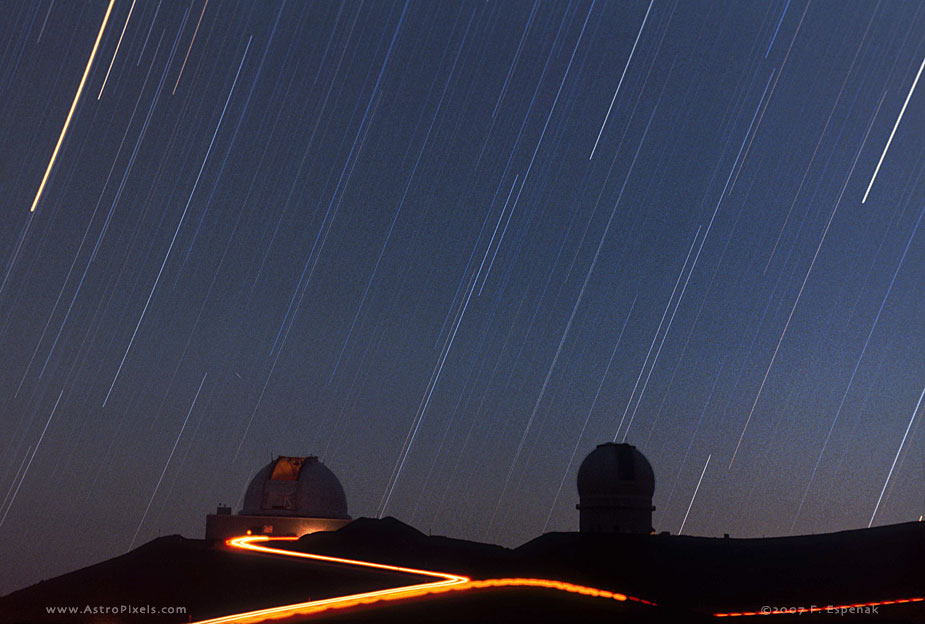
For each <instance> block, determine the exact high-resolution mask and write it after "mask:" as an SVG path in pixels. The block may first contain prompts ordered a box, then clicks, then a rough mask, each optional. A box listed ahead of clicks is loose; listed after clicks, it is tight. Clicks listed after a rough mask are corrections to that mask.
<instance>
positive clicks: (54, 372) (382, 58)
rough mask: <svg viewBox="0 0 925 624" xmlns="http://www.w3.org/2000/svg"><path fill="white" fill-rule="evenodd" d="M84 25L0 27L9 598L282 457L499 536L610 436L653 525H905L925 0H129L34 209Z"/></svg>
mask: <svg viewBox="0 0 925 624" xmlns="http://www.w3.org/2000/svg"><path fill="white" fill-rule="evenodd" d="M107 5H108V3H107V2H105V1H93V2H53V1H52V2H49V0H42V1H40V2H19V3H16V2H8V3H3V4H2V5H0V134H2V141H0V163H2V167H0V216H2V219H3V220H2V223H3V225H2V226H0V417H2V419H3V431H4V435H3V436H2V437H0V450H2V454H0V500H2V505H0V552H2V553H3V556H2V561H3V566H2V567H3V572H2V575H3V576H2V579H0V592H5V591H9V590H11V589H14V588H16V587H18V586H22V585H24V584H26V583H30V582H34V581H36V580H38V579H40V578H43V577H49V576H53V575H56V574H58V573H61V572H64V571H66V570H69V569H73V568H75V567H79V566H83V565H87V564H90V563H93V562H96V561H98V560H101V559H104V558H107V557H111V556H114V555H117V554H121V553H123V552H125V550H126V549H128V548H129V547H130V546H133V545H135V546H137V545H139V544H141V543H144V542H145V541H147V540H149V539H151V538H153V537H155V536H157V535H163V534H170V533H181V534H183V535H186V536H191V537H198V536H201V534H202V532H203V527H204V516H205V514H206V513H208V512H210V511H212V510H213V509H214V507H215V506H216V504H218V503H220V502H223V503H228V504H232V505H234V506H235V507H238V506H239V505H240V498H241V495H242V490H243V488H244V486H245V485H246V483H247V481H248V479H249V477H250V475H251V474H252V473H253V472H255V471H256V470H257V469H258V468H259V467H260V466H261V465H263V464H264V463H266V461H268V460H269V459H270V458H271V456H273V455H276V454H290V455H304V454H316V455H318V456H319V457H320V458H321V459H322V461H324V462H325V464H326V465H328V466H329V467H330V468H331V469H332V470H334V472H335V473H336V474H337V475H338V476H339V477H340V479H341V481H342V483H343V485H344V487H345V490H346V492H347V497H348V502H349V505H350V511H351V514H352V515H354V516H375V515H394V516H396V517H398V518H399V519H401V520H403V521H406V522H409V523H411V524H413V525H415V526H417V527H418V528H420V529H422V530H424V531H431V532H433V533H439V534H446V535H450V536H454V537H461V538H467V539H476V540H484V541H490V542H496V543H502V544H505V545H517V544H520V543H522V542H524V541H526V540H528V539H530V538H532V537H534V536H536V535H538V534H540V533H542V532H543V531H544V530H574V529H576V527H577V521H578V518H577V512H576V511H575V503H576V502H577V493H576V491H575V487H574V477H575V473H576V471H577V467H578V464H579V463H580V461H581V459H582V458H583V457H584V455H585V454H587V452H589V451H590V450H591V449H593V448H594V445H595V444H597V443H601V442H605V441H609V440H613V439H616V440H617V441H622V440H625V441H627V442H629V443H632V444H634V445H636V446H637V447H639V448H640V449H642V450H643V452H644V453H646V455H647V456H648V457H649V458H650V460H651V462H652V464H653V466H654V468H655V473H656V478H657V487H656V495H655V501H654V502H655V505H656V507H657V510H656V512H655V517H654V522H655V524H656V528H657V529H658V530H667V531H670V532H672V533H677V532H678V531H679V530H680V529H681V525H682V523H683V524H684V532H685V533H691V534H699V535H719V534H722V533H730V534H732V535H734V536H760V535H786V534H790V533H806V532H821V531H832V530H839V529H847V528H857V527H866V526H868V524H870V523H873V524H881V523H890V522H901V521H908V520H915V519H918V518H919V517H920V515H921V514H922V513H923V512H925V492H923V489H925V488H923V484H925V459H923V458H925V427H923V426H922V425H921V420H922V415H921V414H919V413H917V412H918V411H919V410H920V408H921V406H920V405H919V401H920V399H921V397H922V393H923V386H925V323H923V322H922V313H923V309H925V306H923V301H925V231H923V229H925V228H923V229H920V228H919V225H920V220H921V218H922V214H923V210H925V160H923V150H925V143H923V136H925V86H922V85H917V89H916V90H913V85H914V84H916V80H917V77H918V74H919V73H920V72H921V67H922V62H923V58H925V9H923V5H922V4H921V3H918V2H854V3H850V4H843V3H836V2H825V1H820V2H812V3H807V2H805V1H804V0H779V1H778V0H775V1H774V2H748V3H743V2H671V1H667V0H654V1H653V2H652V3H651V4H650V2H648V1H647V0H643V1H633V2H601V1H598V2H594V3H592V2H587V1H584V0H581V1H573V2H564V1H562V2H547V3H536V4H534V3H530V2H459V3H451V2H439V3H435V2H419V1H411V2H408V3H401V2H396V3H392V2H365V3H360V2H344V3H336V2H320V3H308V2H295V1H290V2H287V3H285V4H278V3H273V2H261V3H254V4H251V3H245V2H235V1H231V0H227V1H226V0H222V1H219V0H212V2H211V3H206V4H204V3H203V1H202V0H194V1H193V2H191V3H190V2H174V1H173V0H161V1H158V0H141V1H138V2H131V1H130V0H117V1H116V2H115V4H114V6H113V9H112V13H111V15H110V17H109V21H108V23H107V25H106V28H105V29H104V30H103V32H102V39H101V42H100V45H99V49H98V52H97V55H96V57H95V59H94V62H93V64H92V65H91V67H90V72H89V75H88V78H87V81H86V86H85V88H84V90H83V92H82V95H81V97H80V99H79V101H78V104H77V107H76V109H75V113H74V116H73V118H72V120H71V122H70V125H69V128H68V131H67V133H66V135H65V138H64V141H63V143H62V146H61V149H60V152H59V153H58V156H57V159H56V161H55V163H54V166H53V167H52V169H51V175H50V177H49V179H48V182H47V184H46V186H45V188H44V190H43V192H42V194H41V196H40V197H39V202H38V205H37V210H36V211H35V212H34V213H30V210H29V208H30V206H31V205H32V203H33V201H34V200H35V198H36V196H37V191H38V189H39V186H40V183H41V181H42V176H43V173H44V172H45V170H46V168H47V167H48V165H49V160H50V158H51V156H52V153H53V151H54V148H55V143H56V141H57V140H58V137H59V135H60V134H61V131H62V126H63V125H64V123H65V119H66V117H67V115H68V110H69V109H70V107H71V104H72V102H73V101H74V95H75V93H76V92H77V88H78V85H79V84H80V80H81V76H82V74H83V72H84V69H85V68H86V66H87V60H88V58H89V56H90V53H91V50H92V49H93V44H94V41H95V39H96V37H97V34H98V33H99V31H100V26H101V24H102V22H103V19H104V15H105V14H106V9H107ZM130 12H131V14H130ZM107 74H108V75H107ZM104 84H105V86H104ZM910 93H911V96H910ZM901 114H902V118H901V119H900V115H901ZM897 120H899V123H898V124H897ZM894 129H895V132H894ZM891 137H892V139H891ZM888 142H889V149H888V150H886V148H887V145H888ZM885 150H886V151H885ZM881 159H882V161H881ZM875 172H876V178H874V176H875ZM872 180H873V184H872V185H871V182H872ZM869 186H870V190H869V194H868V196H867V198H866V201H865V200H864V197H865V193H867V192H868V187H869ZM698 485H699V488H698ZM695 492H696V496H695Z"/></svg>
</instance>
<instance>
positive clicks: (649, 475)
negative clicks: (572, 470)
mask: <svg viewBox="0 0 925 624" xmlns="http://www.w3.org/2000/svg"><path fill="white" fill-rule="evenodd" d="M654 493H655V473H654V472H653V470H652V466H651V465H650V464H649V461H648V460H647V459H646V457H645V455H643V454H642V453H640V452H639V451H638V450H636V447H635V446H632V445H630V444H615V443H614V442H607V443H606V444H599V445H598V447H597V448H596V449H594V450H593V451H591V453H589V454H588V456H587V457H585V460H584V461H583V462H581V467H580V468H578V498H579V501H580V502H579V504H578V510H579V511H580V512H581V513H580V515H579V529H580V530H581V532H582V533H651V532H652V512H653V511H654V510H655V507H653V506H652V495H653V494H654Z"/></svg>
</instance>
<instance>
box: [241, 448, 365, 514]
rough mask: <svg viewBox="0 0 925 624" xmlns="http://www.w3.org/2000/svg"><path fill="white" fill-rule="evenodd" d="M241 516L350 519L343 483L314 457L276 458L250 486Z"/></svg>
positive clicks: (261, 470) (255, 477) (261, 471)
mask: <svg viewBox="0 0 925 624" xmlns="http://www.w3.org/2000/svg"><path fill="white" fill-rule="evenodd" d="M240 513H241V514H243V515H248V516H304V517H312V518H342V519H349V518H350V516H349V515H347V497H346V496H345V495H344V488H343V487H342V486H341V484H340V481H338V480H337V477H336V476H334V473H333V472H331V471H330V470H329V469H328V468H327V467H326V466H325V465H324V464H322V463H321V462H320V461H318V458H317V457H314V456H309V457H277V458H276V459H274V460H273V461H271V462H270V463H269V464H267V465H266V466H264V467H263V468H261V469H260V470H259V471H258V472H257V474H256V475H255V476H254V478H253V479H252V480H251V482H250V485H248V486H247V492H246V493H245V495H244V508H243V509H242V510H241V512H240Z"/></svg>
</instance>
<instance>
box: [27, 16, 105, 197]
mask: <svg viewBox="0 0 925 624" xmlns="http://www.w3.org/2000/svg"><path fill="white" fill-rule="evenodd" d="M115 3H116V0H109V6H108V7H106V14H105V15H104V16H103V23H102V24H100V31H99V33H98V34H97V35H96V41H94V42H93V49H92V50H91V51H90V58H89V59H87V66H86V67H85V68H84V73H83V76H81V77H80V84H79V85H77V93H75V94H74V101H73V102H71V108H70V110H69V111H68V112H67V117H65V118H64V125H63V126H62V127H61V134H59V135H58V142H57V143H55V149H54V150H53V151H52V152H51V159H49V161H48V167H46V168H45V175H43V176H42V181H41V182H40V183H39V190H38V191H36V193H35V199H33V200H32V206H31V207H30V208H29V212H35V207H36V206H38V205H39V200H40V199H42V191H44V190H45V183H46V182H48V176H49V175H50V174H51V170H52V168H53V167H54V166H55V160H56V159H57V158H58V151H59V150H60V149H61V143H63V142H64V136H65V135H66V134H67V129H68V126H70V125H71V118H72V117H73V116H74V109H76V108H77V103H78V102H80V94H81V93H83V90H84V85H85V84H86V83H87V75H88V74H89V73H90V68H91V67H92V66H93V59H94V58H96V51H97V50H98V49H99V47H100V39H102V38H103V32H104V31H105V30H106V24H107V23H108V22H109V14H110V13H111V12H112V5H114V4H115ZM100 93H102V89H100Z"/></svg>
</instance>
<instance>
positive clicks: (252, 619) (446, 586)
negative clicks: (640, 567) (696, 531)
mask: <svg viewBox="0 0 925 624" xmlns="http://www.w3.org/2000/svg"><path fill="white" fill-rule="evenodd" d="M296 539H298V538H295V537H274V538H271V537H267V536H265V535H255V536H244V537H235V538H232V539H229V540H226V541H225V544H227V545H228V546H230V547H232V548H240V549H242V550H250V551H254V552H261V553H267V554H272V555H283V556H286V557H301V558H303V559H313V560H315V561H321V562H325V563H338V564H346V565H355V566H362V567H366V568H374V569H378V570H387V571H390V572H401V573H404V574H414V575H417V576H429V577H432V578H436V579H438V580H436V581H432V582H429V583H417V584H414V585H404V586H401V587H393V588H390V589H382V590H378V591H371V592H364V593H360V594H350V595H347V596H336V597H333V598H324V599H322V600H309V601H307V602H300V603H296V604H291V605H283V606H279V607H270V608H268V609H259V610H257V611H248V612H245V613H236V614H232V615H225V616H222V617H217V618H212V619H209V620H201V621H199V622H196V623H195V624H225V623H228V622H235V623H238V624H245V623H247V624H252V623H256V622H265V621H268V620H274V619H279V618H286V617H292V616H296V615H311V614H315V613H319V612H322V611H327V610H329V609H343V608H347V607H354V606H359V605H366V604H372V603H376V602H383V601H392V600H402V599H406V598H414V597H419V596H425V595H429V594H438V593H444V592H450V591H463V590H470V589H485V588H491V587H535V588H544V589H556V590H559V591H565V592H569V593H574V594H581V595H584V596H593V597H596V598H605V599H610V600H616V601H619V602H625V601H632V602H638V603H641V604H646V605H651V606H655V603H654V602H651V601H649V600H643V599H642V598H636V597H633V596H627V595H625V594H620V593H617V592H611V591H607V590H602V589H595V588H593V587H585V586H583V585H575V584H573V583H566V582H563V581H553V580H548V579H535V578H498V579H485V580H478V581H473V580H471V579H470V578H469V577H468V576H462V575H459V574H450V573H447V572H432V571H430V570H418V569H415V568H406V567H401V566H393V565H387V564H384V563H372V562H368V561H357V560H355V559H343V558H341V557H330V556H327V555H315V554H311V553H302V552H297V551H293V550H283V549H279V548H272V547H270V546H263V545H260V544H258V543H257V542H268V541H293V540H296Z"/></svg>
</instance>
